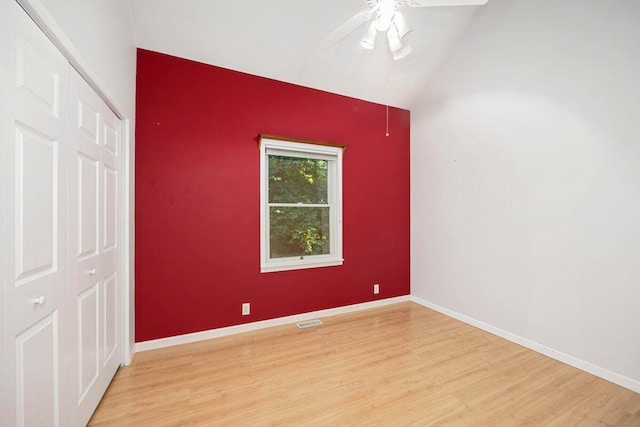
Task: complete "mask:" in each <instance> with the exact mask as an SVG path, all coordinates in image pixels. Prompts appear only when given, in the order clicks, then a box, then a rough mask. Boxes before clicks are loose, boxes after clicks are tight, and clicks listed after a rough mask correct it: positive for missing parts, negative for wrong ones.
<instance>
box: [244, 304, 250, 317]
mask: <svg viewBox="0 0 640 427" xmlns="http://www.w3.org/2000/svg"><path fill="white" fill-rule="evenodd" d="M250 314H251V303H249V302H244V303H242V315H243V316H248V315H250Z"/></svg>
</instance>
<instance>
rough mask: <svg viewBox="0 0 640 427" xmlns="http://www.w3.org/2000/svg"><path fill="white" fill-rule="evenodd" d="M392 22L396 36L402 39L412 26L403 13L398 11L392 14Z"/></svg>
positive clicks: (411, 29)
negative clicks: (396, 31)
mask: <svg viewBox="0 0 640 427" xmlns="http://www.w3.org/2000/svg"><path fill="white" fill-rule="evenodd" d="M393 24H394V25H395V27H396V28H397V30H398V36H399V37H400V39H401V40H402V39H403V38H405V36H406V35H407V34H409V33H410V32H411V31H413V28H411V27H410V26H409V24H407V20H406V19H405V18H404V15H403V14H402V13H400V12H395V14H394V15H393Z"/></svg>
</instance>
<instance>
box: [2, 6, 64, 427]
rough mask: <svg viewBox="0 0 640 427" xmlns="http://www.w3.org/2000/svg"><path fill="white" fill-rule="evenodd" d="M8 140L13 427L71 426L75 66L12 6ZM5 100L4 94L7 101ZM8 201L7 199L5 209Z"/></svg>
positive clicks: (9, 416) (8, 324)
mask: <svg viewBox="0 0 640 427" xmlns="http://www.w3.org/2000/svg"><path fill="white" fill-rule="evenodd" d="M8 11H9V14H8V15H9V16H8V18H9V19H8V21H7V22H8V25H7V27H8V31H7V34H8V40H6V44H5V45H4V46H5V48H6V49H8V51H6V52H4V53H6V56H5V58H6V59H7V61H6V64H7V68H6V69H5V70H4V73H3V74H4V75H5V76H6V77H7V84H6V86H5V87H6V88H7V91H6V97H7V98H6V100H7V104H6V105H7V111H6V115H5V116H4V117H3V120H5V125H6V129H7V133H6V134H5V135H7V136H8V137H7V139H6V140H5V142H4V144H5V146H4V147H3V153H4V154H5V155H6V157H5V159H3V162H2V167H3V168H4V169H5V175H4V176H5V177H7V178H8V179H7V181H8V182H5V183H3V185H4V186H6V187H5V188H6V189H7V192H8V194H9V197H7V198H6V203H8V204H9V205H10V206H9V207H8V208H7V210H5V212H9V214H8V215H7V219H6V222H5V224H3V226H6V227H8V230H10V232H9V234H8V235H9V240H10V241H11V243H10V246H11V247H10V250H9V253H8V254H6V256H4V258H5V259H4V260H3V261H4V265H5V273H4V277H5V278H6V279H7V280H3V281H2V283H3V286H4V291H5V298H6V301H7V303H6V305H5V307H6V312H5V324H6V337H7V342H6V346H7V351H6V361H5V363H6V372H7V385H8V387H7V390H8V392H7V399H6V400H7V402H6V403H7V405H6V420H7V423H8V425H25V426H28V425H34V426H47V425H53V426H57V425H70V423H71V414H70V413H69V411H66V410H65V407H67V406H68V405H66V402H68V401H69V390H70V389H71V386H70V382H69V378H68V377H67V376H65V375H64V361H65V360H67V357H68V355H69V353H70V352H71V349H72V348H73V345H72V343H71V339H72V338H71V336H70V335H69V330H70V329H71V324H72V314H71V313H69V312H68V311H66V310H64V304H65V300H66V296H67V285H66V263H67V256H66V250H67V237H66V236H67V228H66V222H67V199H66V196H67V189H66V185H67V161H66V156H65V148H66V143H67V141H66V138H67V132H66V129H67V122H68V116H67V114H68V63H67V61H66V60H65V58H64V57H63V56H62V54H60V53H59V52H58V50H57V49H56V48H55V46H53V44H52V43H51V42H50V41H49V39H47V37H46V36H45V35H44V34H43V33H42V32H41V31H40V29H39V28H38V27H37V26H36V25H35V23H33V21H32V20H31V19H30V18H29V17H28V16H27V15H26V14H25V13H24V12H23V11H22V9H21V8H20V7H19V6H18V5H17V4H16V3H15V2H10V3H9V5H8ZM3 96H4V94H3ZM4 202H5V201H4V200H3V203H4Z"/></svg>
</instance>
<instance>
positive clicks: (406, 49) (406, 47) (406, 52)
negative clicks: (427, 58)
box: [391, 40, 411, 61]
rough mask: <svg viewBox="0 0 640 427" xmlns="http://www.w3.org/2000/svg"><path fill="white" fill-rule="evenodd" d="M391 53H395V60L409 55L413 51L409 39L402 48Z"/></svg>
mask: <svg viewBox="0 0 640 427" xmlns="http://www.w3.org/2000/svg"><path fill="white" fill-rule="evenodd" d="M391 53H392V54H393V60H394V61H399V60H401V59H402V58H404V57H405V56H407V55H409V54H410V53H411V45H410V44H409V40H405V42H404V43H403V44H402V47H401V48H400V49H398V50H396V51H394V52H391Z"/></svg>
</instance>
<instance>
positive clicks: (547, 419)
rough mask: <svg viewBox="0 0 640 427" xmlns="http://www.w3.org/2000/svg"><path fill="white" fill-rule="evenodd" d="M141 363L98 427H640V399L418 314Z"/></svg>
mask: <svg viewBox="0 0 640 427" xmlns="http://www.w3.org/2000/svg"><path fill="white" fill-rule="evenodd" d="M322 321H323V322H324V325H322V326H317V327H313V328H308V329H298V328H296V326H295V325H290V326H280V327H275V328H271V329H265V330H261V331H256V332H248V333H244V334H239V335H235V336H230V337H224V338H216V339H213V340H208V341H201V342H197V343H192V344H186V345H181V346H175V347H171V348H166V349H160V350H153V351H147V352H142V353H138V354H137V355H136V356H135V359H134V361H133V363H132V364H131V366H129V367H124V368H121V369H120V370H119V371H118V373H117V374H116V377H115V379H114V381H113V382H112V384H111V386H110V387H109V389H108V390H107V393H106V395H105V397H104V399H103V401H102V402H101V404H100V406H99V407H98V409H97V410H96V413H95V414H94V416H93V418H92V420H91V422H90V425H95V426H102V425H108V426H144V425H151V426H178V425H221V426H263V425H279V426H344V425H363V426H408V425H420V426H423V425H428V426H431V425H452V426H503V425H505V426H508V425H516V426H517V425H536V426H538V425H541V426H573V425H581V426H582V425H584V426H590V425H594V426H640V394H637V393H634V392H632V391H630V390H627V389H625V388H623V387H620V386H617V385H614V384H612V383H610V382H608V381H605V380H602V379H600V378H597V377H595V376H593V375H590V374H587V373H585V372H582V371H580V370H578V369H575V368H573V367H570V366H567V365H565V364H563V363H560V362H557V361H555V360H552V359H550V358H548V357H546V356H542V355H540V354H538V353H535V352H533V351H531V350H528V349H525V348H523V347H520V346H518V345H516V344H513V343H510V342H508V341H506V340H504V339H501V338H498V337H496V336H494V335H491V334H489V333H487V332H484V331H482V330H479V329H476V328H474V327H472V326H469V325H466V324H464V323H461V322H459V321H457V320H454V319H451V318H449V317H447V316H444V315H442V314H439V313H437V312H434V311H432V310H429V309H427V308H424V307H422V306H419V305H417V304H414V303H410V302H407V303H400V304H394V305H390V306H386V307H382V308H376V309H371V310H365V311H361V312H356V313H350V314H344V315H339V316H333V317H326V318H323V319H322Z"/></svg>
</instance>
